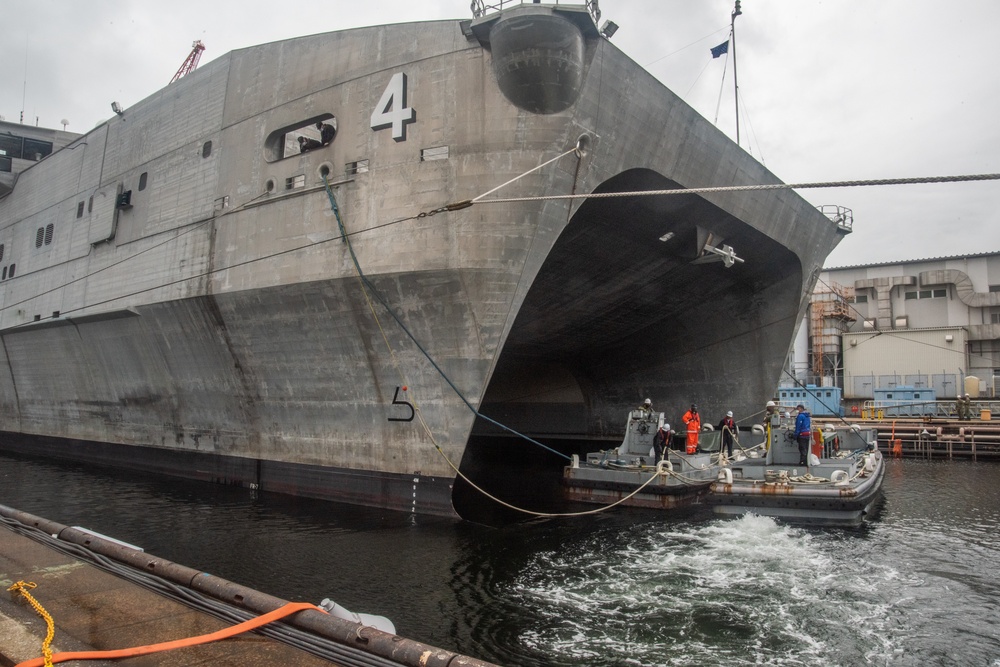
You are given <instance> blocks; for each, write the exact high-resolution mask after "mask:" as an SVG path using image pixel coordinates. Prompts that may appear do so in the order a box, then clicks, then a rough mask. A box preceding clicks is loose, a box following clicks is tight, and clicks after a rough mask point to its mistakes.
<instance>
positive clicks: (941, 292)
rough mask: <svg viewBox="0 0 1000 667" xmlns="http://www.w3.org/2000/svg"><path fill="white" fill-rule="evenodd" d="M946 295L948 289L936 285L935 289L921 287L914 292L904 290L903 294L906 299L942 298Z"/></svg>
mask: <svg viewBox="0 0 1000 667" xmlns="http://www.w3.org/2000/svg"><path fill="white" fill-rule="evenodd" d="M947 296H948V289H947V288H945V287H938V288H935V289H922V290H918V291H916V292H906V294H905V295H904V297H905V299H906V300H907V301H909V300H911V299H942V298H946V297H947Z"/></svg>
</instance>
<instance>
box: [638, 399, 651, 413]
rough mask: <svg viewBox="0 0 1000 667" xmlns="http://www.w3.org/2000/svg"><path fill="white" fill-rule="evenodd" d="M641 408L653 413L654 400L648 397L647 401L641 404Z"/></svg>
mask: <svg viewBox="0 0 1000 667" xmlns="http://www.w3.org/2000/svg"><path fill="white" fill-rule="evenodd" d="M639 409H640V410H645V411H646V412H647V413H649V414H652V412H653V402H652V401H651V400H649V399H648V398H647V399H646V400H645V401H643V402H642V405H640V406H639Z"/></svg>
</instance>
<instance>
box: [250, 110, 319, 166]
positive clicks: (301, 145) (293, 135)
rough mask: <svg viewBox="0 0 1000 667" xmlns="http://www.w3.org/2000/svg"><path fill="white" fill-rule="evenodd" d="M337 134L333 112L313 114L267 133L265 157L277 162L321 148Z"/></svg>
mask: <svg viewBox="0 0 1000 667" xmlns="http://www.w3.org/2000/svg"><path fill="white" fill-rule="evenodd" d="M336 136H337V118H336V117H335V116H334V115H333V114H329V113H327V114H320V115H319V116H313V117H312V118H309V119H306V120H302V121H299V122H297V123H295V124H293V125H286V126H285V127H282V128H279V129H277V130H275V131H273V132H271V134H269V135H267V139H265V140H264V159H266V160H267V161H268V162H277V161H278V160H284V159H285V158H289V157H295V156H296V155H301V154H302V153H308V152H309V151H315V150H319V149H322V148H325V147H327V146H329V145H330V144H331V143H333V140H334V138H335V137H336Z"/></svg>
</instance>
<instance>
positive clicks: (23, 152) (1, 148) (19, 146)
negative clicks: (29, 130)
mask: <svg viewBox="0 0 1000 667" xmlns="http://www.w3.org/2000/svg"><path fill="white" fill-rule="evenodd" d="M51 153H52V142H51V141H41V140H39V139H28V138H27V137H20V136H18V135H16V134H10V133H7V134H0V155H4V156H7V157H11V158H19V159H22V160H34V161H37V160H41V159H42V158H43V157H45V156H46V155H50V154H51Z"/></svg>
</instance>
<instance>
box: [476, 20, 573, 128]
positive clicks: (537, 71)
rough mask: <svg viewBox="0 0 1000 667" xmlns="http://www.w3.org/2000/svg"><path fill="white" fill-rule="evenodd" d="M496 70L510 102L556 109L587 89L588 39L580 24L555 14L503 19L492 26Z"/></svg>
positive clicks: (538, 109) (535, 109) (540, 109)
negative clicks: (585, 78)
mask: <svg viewBox="0 0 1000 667" xmlns="http://www.w3.org/2000/svg"><path fill="white" fill-rule="evenodd" d="M490 43H491V46H492V51H493V74H494V76H496V80H497V85H498V86H499V88H500V90H501V92H503V94H504V96H505V97H506V98H507V99H508V100H509V101H510V103H511V104H513V105H515V106H517V107H518V108H520V109H524V110H525V111H530V112H532V113H538V114H553V113H559V112H560V111H565V110H566V109H568V108H570V107H571V106H573V105H574V104H575V103H576V101H577V99H578V98H579V97H580V91H581V90H582V89H583V81H584V73H585V63H584V55H585V43H584V38H583V35H582V34H581V32H580V30H579V28H577V27H576V25H574V24H573V23H572V22H570V21H568V20H567V19H564V18H562V17H561V16H557V15H555V14H522V15H513V16H510V17H506V18H502V19H500V20H499V21H497V22H496V23H495V24H494V25H493V26H492V28H491V29H490Z"/></svg>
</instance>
